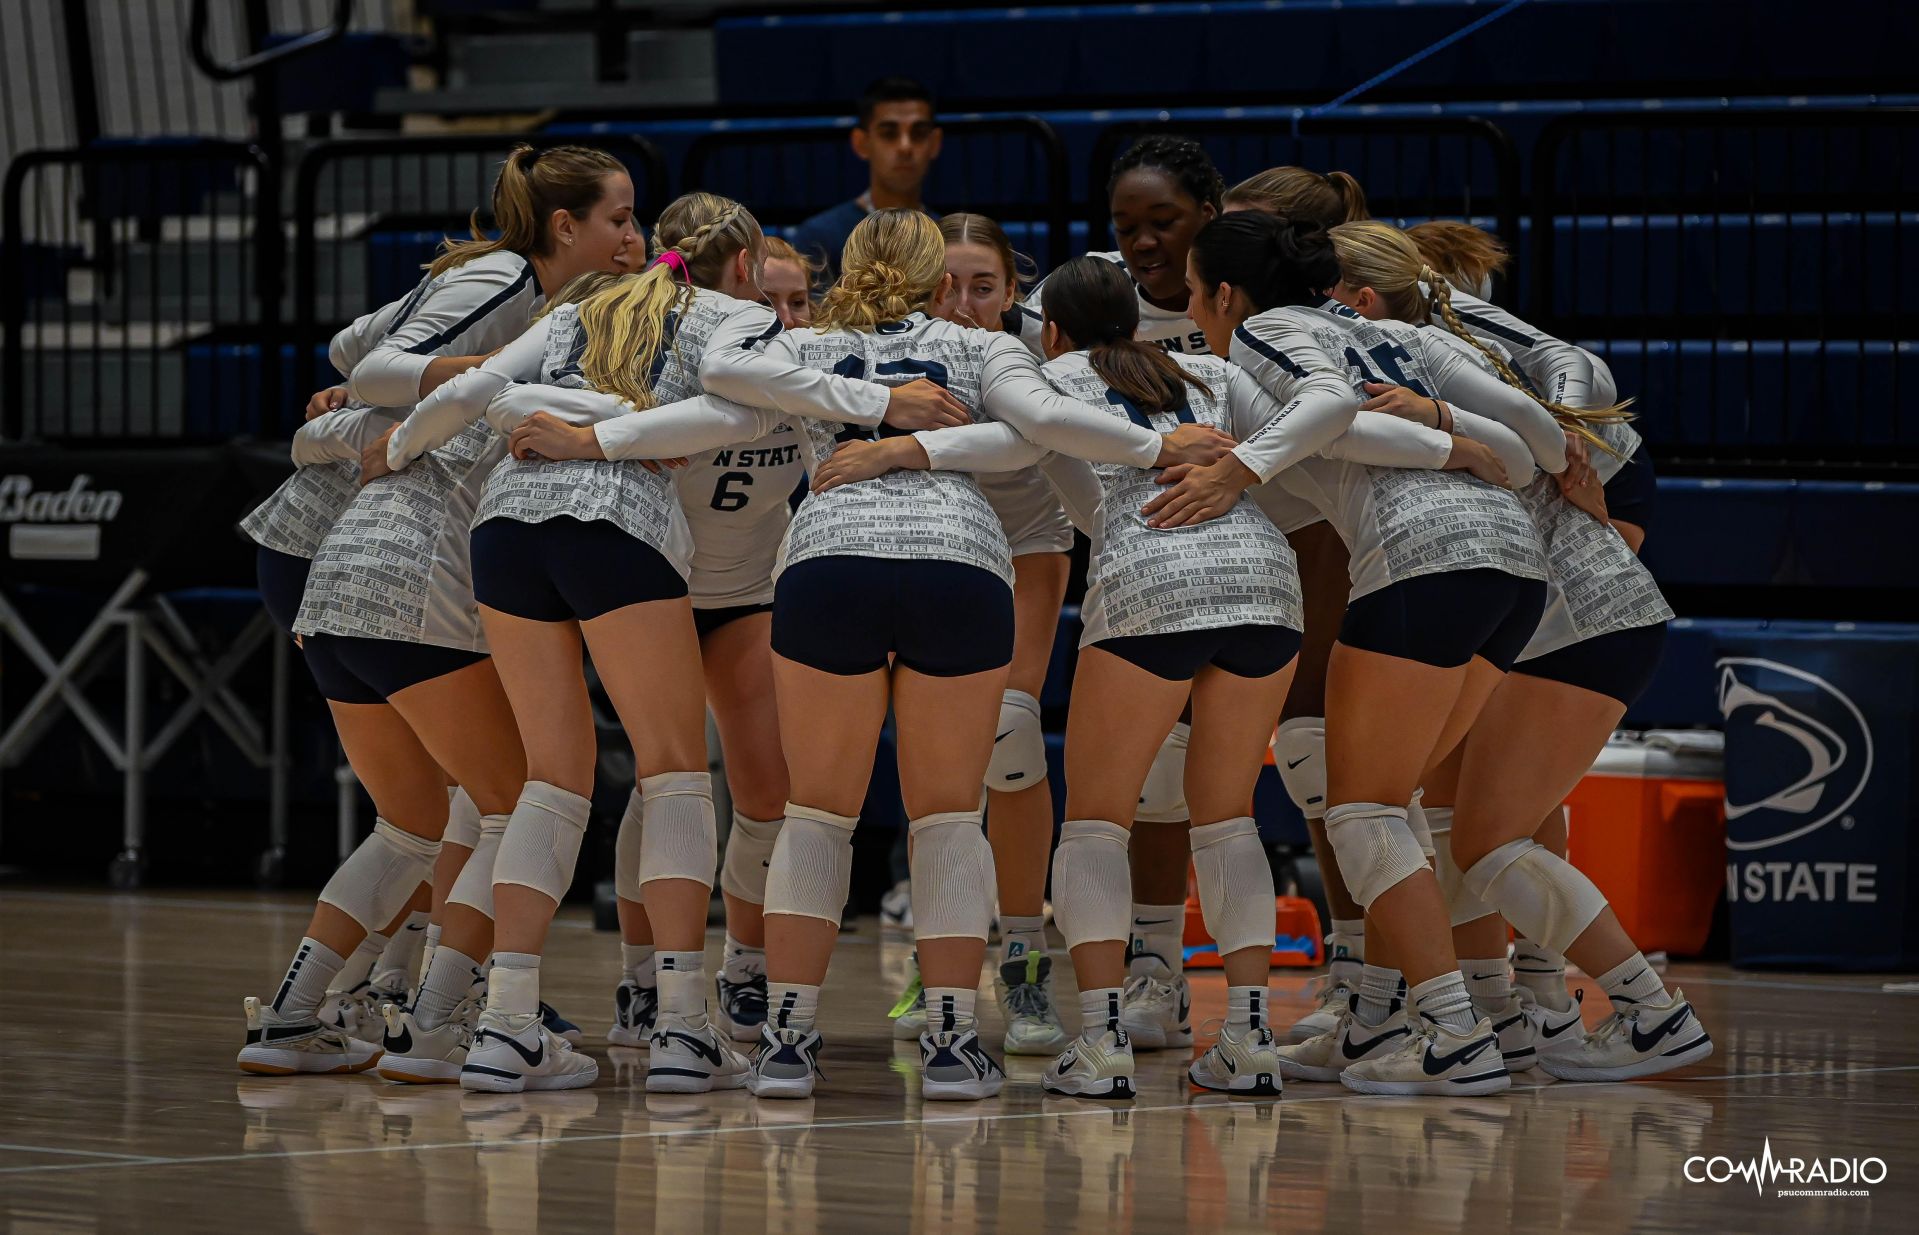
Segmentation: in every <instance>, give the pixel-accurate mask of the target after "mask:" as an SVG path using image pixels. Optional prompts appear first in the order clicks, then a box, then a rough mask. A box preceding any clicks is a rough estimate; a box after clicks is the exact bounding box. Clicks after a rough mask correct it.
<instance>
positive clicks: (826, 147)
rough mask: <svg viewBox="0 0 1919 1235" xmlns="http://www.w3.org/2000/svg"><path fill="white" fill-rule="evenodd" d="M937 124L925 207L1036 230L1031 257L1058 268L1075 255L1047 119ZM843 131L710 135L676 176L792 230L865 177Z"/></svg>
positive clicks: (1066, 177)
mask: <svg viewBox="0 0 1919 1235" xmlns="http://www.w3.org/2000/svg"><path fill="white" fill-rule="evenodd" d="M941 128H942V129H943V131H944V138H943V144H942V146H941V149H940V157H939V158H938V159H937V160H935V162H934V163H933V168H932V172H931V174H930V175H929V176H928V178H927V182H926V187H925V196H926V201H927V204H928V205H929V206H930V207H932V208H933V209H935V210H939V211H941V212H950V211H958V210H967V211H975V212H977V213H980V214H984V215H988V216H990V217H992V218H994V219H997V220H998V221H999V222H1001V223H1003V224H1007V225H1009V231H1014V232H1016V233H1018V234H1020V235H1021V236H1023V237H1027V238H1029V243H1031V244H1032V245H1033V247H1038V244H1039V242H1040V241H1041V239H1042V236H1041V234H1040V232H1039V228H1040V227H1041V226H1043V227H1044V228H1045V234H1044V236H1043V240H1044V242H1045V246H1046V253H1045V254H1035V255H1034V256H1035V257H1040V258H1042V259H1043V261H1044V262H1045V263H1047V264H1052V265H1057V264H1058V263H1059V262H1062V261H1064V260H1066V259H1067V258H1068V257H1071V256H1072V255H1073V254H1072V249H1071V245H1070V240H1069V237H1068V233H1069V231H1070V230H1071V224H1072V216H1071V212H1070V208H1069V206H1068V202H1069V200H1070V195H1071V171H1070V168H1069V165H1068V162H1067V156H1066V147H1065V145H1064V143H1062V142H1061V141H1060V138H1059V134H1058V133H1056V132H1054V131H1053V126H1052V125H1050V124H1047V123H1046V122H1045V121H1044V120H1041V119H1039V118H1038V117H1037V116H1010V117H1004V118H997V119H982V120H967V119H959V120H948V121H943V122H942V124H941ZM850 131H851V130H850V128H849V127H846V126H840V125H815V126H805V127H792V128H786V127H781V128H766V129H743V130H731V131H726V132H718V133H710V134H707V135H706V136H704V137H701V138H699V139H698V140H696V141H695V142H693V144H692V145H691V146H690V147H689V148H688V149H687V152H686V161H685V165H684V168H683V170H682V173H681V180H680V182H681V184H683V185H684V186H686V187H687V188H688V189H705V190H708V191H710V192H714V193H721V194H724V195H725V196H727V197H731V198H733V199H735V200H737V201H742V202H746V203H747V204H748V205H751V206H752V207H753V211H754V214H755V215H756V216H757V217H759V219H760V221H761V222H762V223H765V224H767V225H768V226H769V227H772V228H775V229H780V228H786V227H790V226H792V225H793V224H796V223H799V222H801V221H803V220H804V219H806V218H808V217H810V216H811V215H813V214H816V213H818V212H819V211H821V210H825V209H827V208H828V207H831V206H837V205H839V204H841V203H842V202H845V201H846V200H847V199H848V198H850V197H852V196H853V195H854V194H855V193H857V192H859V190H860V189H861V188H862V187H863V186H864V185H865V184H866V183H867V179H868V174H867V170H866V168H865V166H864V165H863V164H862V163H861V162H860V161H859V159H858V157H857V156H855V155H854V154H853V151H852V147H851V145H850V144H849V139H848V136H847V135H848V133H849V132H850ZM769 202H777V203H780V204H779V205H777V206H768V205H765V203H769ZM831 256H832V257H833V258H834V259H835V260H837V258H838V254H833V255H831Z"/></svg>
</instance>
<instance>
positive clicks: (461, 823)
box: [440, 785, 480, 849]
mask: <svg viewBox="0 0 1919 1235" xmlns="http://www.w3.org/2000/svg"><path fill="white" fill-rule="evenodd" d="M440 843H442V844H445V845H463V846H465V847H466V848H468V849H471V848H473V846H475V845H477V844H479V843H480V808H479V807H477V806H475V805H473V799H472V798H471V797H469V796H467V792H466V790H464V789H462V788H460V787H459V786H458V785H449V786H447V790H446V831H444V832H442V833H441V834H440Z"/></svg>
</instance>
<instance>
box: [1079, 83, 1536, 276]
mask: <svg viewBox="0 0 1919 1235" xmlns="http://www.w3.org/2000/svg"><path fill="white" fill-rule="evenodd" d="M1153 133H1173V134H1178V135H1180V136H1183V137H1190V138H1192V139H1193V140H1194V141H1197V142H1198V143H1199V144H1200V145H1202V146H1204V147H1205V148H1206V151H1207V153H1208V154H1210V155H1212V158H1213V163H1214V164H1215V165H1216V166H1217V167H1218V168H1219V170H1220V172H1221V173H1222V174H1223V175H1224V176H1225V178H1226V183H1227V184H1228V185H1229V186H1230V185H1232V184H1234V183H1236V182H1238V181H1240V180H1243V179H1245V178H1246V177H1248V176H1250V175H1252V174H1253V173H1255V172H1259V171H1264V170H1266V169H1267V168H1269V167H1281V166H1297V167H1310V168H1313V169H1314V170H1316V171H1332V170H1334V169H1340V170H1344V171H1347V172H1350V173H1352V175H1353V176H1354V177H1355V178H1357V179H1358V181H1359V183H1360V184H1361V185H1362V186H1364V187H1365V190H1366V198H1367V203H1368V205H1369V206H1370V207H1371V209H1372V213H1373V215H1374V216H1375V217H1377V218H1382V219H1393V220H1398V219H1405V220H1409V221H1415V220H1420V219H1429V218H1462V219H1474V220H1479V221H1483V222H1486V223H1489V224H1490V225H1491V226H1492V228H1493V230H1495V231H1497V232H1498V233H1499V234H1500V236H1501V237H1502V238H1504V239H1505V241H1506V243H1507V244H1508V245H1510V246H1512V247H1514V248H1517V247H1518V246H1519V240H1520V218H1521V210H1522V199H1521V195H1520V175H1519V155H1518V153H1517V152H1516V151H1515V150H1514V149H1513V143H1512V139H1511V138H1509V137H1507V136H1506V134H1505V132H1504V130H1502V129H1500V128H1499V127H1498V126H1497V125H1495V124H1493V123H1491V122H1490V121H1487V120H1481V119H1479V118H1477V117H1465V116H1433V117H1366V116H1320V117H1302V118H1301V119H1300V121H1299V123H1298V127H1297V130H1296V131H1295V128H1294V126H1293V124H1292V122H1291V121H1289V120H1280V119H1265V120H1251V119H1229V120H1185V121H1182V120H1153V121H1134V122H1129V123H1125V124H1115V125H1112V126H1111V127H1109V128H1106V129H1104V130H1102V131H1101V132H1100V134H1099V136H1098V137H1097V138H1096V139H1095V140H1094V142H1093V152H1092V156H1091V158H1090V159H1089V160H1088V165H1087V192H1086V202H1087V216H1086V222H1087V227H1088V231H1087V236H1088V239H1089V241H1090V242H1091V244H1092V247H1094V248H1096V249H1098V248H1105V247H1107V245H1108V244H1109V242H1110V241H1111V239H1112V226H1111V216H1110V213H1109V211H1108V209H1107V197H1106V183H1107V179H1108V177H1109V176H1110V174H1111V172H1112V166H1113V162H1114V160H1116V159H1117V158H1119V156H1120V155H1121V154H1123V153H1124V152H1125V151H1126V149H1127V148H1128V147H1130V146H1131V145H1132V144H1133V143H1134V142H1136V141H1138V140H1139V139H1140V138H1142V137H1144V136H1147V135H1148V134H1153Z"/></svg>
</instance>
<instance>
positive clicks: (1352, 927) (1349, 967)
mask: <svg viewBox="0 0 1919 1235" xmlns="http://www.w3.org/2000/svg"><path fill="white" fill-rule="evenodd" d="M1365 960H1366V919H1364V918H1352V919H1346V918H1334V919H1333V933H1332V934H1331V935H1328V936H1327V937H1326V967H1327V968H1328V969H1329V970H1331V971H1332V975H1333V980H1334V981H1339V980H1341V979H1344V980H1345V981H1347V982H1350V983H1352V984H1353V985H1355V986H1357V985H1359V967H1360V966H1361V965H1362V964H1364V963H1365Z"/></svg>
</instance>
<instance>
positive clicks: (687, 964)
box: [653, 951, 706, 1020]
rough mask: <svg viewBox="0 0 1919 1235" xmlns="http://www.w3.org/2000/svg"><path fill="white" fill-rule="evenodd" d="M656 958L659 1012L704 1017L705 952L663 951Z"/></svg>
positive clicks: (662, 1014) (690, 1017) (694, 1017)
mask: <svg viewBox="0 0 1919 1235" xmlns="http://www.w3.org/2000/svg"><path fill="white" fill-rule="evenodd" d="M653 959H654V962H655V964H656V966H657V968H658V971H659V976H660V1015H661V1016H679V1017H685V1018H686V1019H688V1020H693V1019H696V1018H698V1017H702V1016H705V1015H706V953H704V952H667V951H661V952H659V953H657V954H655V956H654V958H653Z"/></svg>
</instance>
